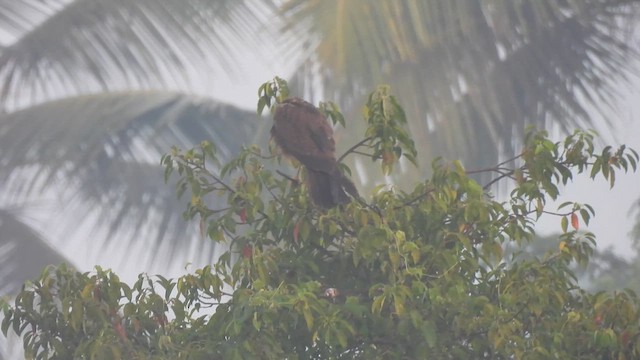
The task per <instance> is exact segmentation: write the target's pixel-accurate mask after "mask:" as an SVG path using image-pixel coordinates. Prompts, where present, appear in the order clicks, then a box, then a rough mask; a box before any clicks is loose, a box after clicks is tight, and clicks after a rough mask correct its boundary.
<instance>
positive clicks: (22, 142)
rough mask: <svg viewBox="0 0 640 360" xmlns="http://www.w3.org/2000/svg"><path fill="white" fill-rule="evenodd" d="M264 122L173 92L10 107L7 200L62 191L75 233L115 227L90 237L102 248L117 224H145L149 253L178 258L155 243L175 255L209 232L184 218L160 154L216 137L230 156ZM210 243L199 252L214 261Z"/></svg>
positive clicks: (2, 168)
mask: <svg viewBox="0 0 640 360" xmlns="http://www.w3.org/2000/svg"><path fill="white" fill-rule="evenodd" d="M258 123H259V121H258V120H257V118H256V115H255V114H254V113H252V112H247V111H242V110H239V109H236V108H234V107H231V106H227V105H222V104H219V103H217V102H215V101H213V100H210V99H205V98H201V97H197V96H193V95H185V94H179V93H167V92H123V93H113V94H102V95H87V96H81V97H76V98H69V99H64V100H58V101H53V102H49V103H45V104H42V105H38V106H34V107H31V108H28V109H25V110H21V111H17V112H14V113H11V114H4V115H1V117H0V182H3V183H5V184H6V186H5V192H6V193H7V194H10V198H7V199H6V200H5V201H6V202H10V203H20V202H23V201H26V200H28V199H33V197H34V196H37V194H41V193H46V192H49V193H51V192H54V193H56V194H57V195H58V199H59V201H60V202H61V203H63V204H65V206H64V207H63V208H61V212H62V215H61V216H62V219H64V218H66V219H67V221H66V222H65V220H61V225H60V226H67V228H68V230H69V232H71V230H72V229H77V228H82V227H83V226H82V225H83V224H82V222H83V221H92V223H91V225H92V226H94V229H98V228H106V229H107V230H108V231H107V232H106V233H105V234H104V235H105V236H103V237H102V238H101V239H102V240H100V241H96V239H91V241H92V242H94V243H95V246H94V248H95V250H96V251H98V252H100V250H103V249H104V247H105V246H109V245H110V244H111V243H112V241H111V240H110V239H116V238H117V237H116V236H113V235H114V234H115V233H116V232H118V231H124V233H125V234H128V235H129V236H128V237H127V239H129V240H127V241H130V240H131V239H134V238H137V237H138V235H139V234H140V233H141V232H143V231H144V234H145V238H151V239H152V240H153V239H155V241H151V242H150V243H149V249H150V250H149V251H148V254H149V255H150V256H149V259H150V260H155V261H169V262H170V259H165V258H163V257H162V256H160V255H158V253H157V251H159V249H163V251H166V252H165V254H169V255H168V256H170V257H175V256H177V254H180V253H181V252H184V251H188V249H190V248H193V241H198V242H199V243H200V244H201V239H200V237H199V236H196V235H197V233H198V230H197V228H196V225H194V224H188V223H186V222H184V221H183V220H182V217H181V214H182V211H183V210H184V208H185V207H184V201H179V200H177V199H176V195H175V188H174V187H172V186H171V185H166V184H164V183H163V182H164V180H163V175H162V174H163V169H162V167H161V166H160V164H159V159H160V156H161V154H162V153H165V152H167V151H168V150H169V148H170V147H171V146H172V145H177V146H181V147H184V148H187V147H191V146H193V145H194V144H197V143H199V142H201V141H203V140H209V141H211V142H213V143H214V144H215V145H216V147H217V148H218V154H219V157H220V160H221V161H225V160H227V159H228V158H229V157H230V156H231V155H232V154H234V153H236V152H237V151H239V150H240V147H241V145H242V144H244V143H247V142H252V141H253V140H254V139H253V137H254V136H256V134H257V131H256V127H257V125H258ZM78 214H82V216H78ZM68 219H71V221H69V220H68ZM96 219H97V220H96ZM85 225H86V224H85ZM149 225H151V226H149ZM149 229H154V230H153V231H151V233H150V230H149ZM95 232H97V230H96V231H92V233H95ZM113 241H115V240H113ZM126 244H127V243H126V242H125V243H123V245H122V247H126V246H127V245H126ZM201 245H202V244H201ZM203 246H204V245H203ZM212 251H213V247H203V248H201V249H199V250H198V251H197V252H196V253H192V255H198V257H194V258H193V261H198V260H210V259H211V256H212ZM122 261H127V259H126V258H125V257H123V258H122Z"/></svg>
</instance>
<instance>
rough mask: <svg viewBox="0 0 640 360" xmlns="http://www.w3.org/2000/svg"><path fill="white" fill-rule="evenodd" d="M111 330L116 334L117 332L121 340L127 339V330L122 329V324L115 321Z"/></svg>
mask: <svg viewBox="0 0 640 360" xmlns="http://www.w3.org/2000/svg"><path fill="white" fill-rule="evenodd" d="M113 330H115V332H116V334H118V336H120V338H121V339H122V340H124V341H126V340H127V332H126V331H125V330H124V326H122V324H121V323H120V322H118V321H116V322H114V323H113Z"/></svg>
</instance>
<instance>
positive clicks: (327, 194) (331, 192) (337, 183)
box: [307, 167, 360, 208]
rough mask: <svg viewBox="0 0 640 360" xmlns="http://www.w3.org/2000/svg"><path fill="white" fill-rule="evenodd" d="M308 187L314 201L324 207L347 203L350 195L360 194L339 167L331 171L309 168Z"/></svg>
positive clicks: (357, 195)
mask: <svg viewBox="0 0 640 360" xmlns="http://www.w3.org/2000/svg"><path fill="white" fill-rule="evenodd" d="M307 187H308V188H309V194H310V195H311V199H312V200H313V202H314V203H315V204H316V205H318V206H320V207H323V208H332V207H335V206H338V205H343V204H347V203H349V201H350V199H349V195H351V196H353V197H355V198H358V197H359V196H360V195H359V194H358V190H357V189H356V186H355V185H354V184H353V182H351V180H349V178H347V177H346V176H344V175H343V174H342V173H341V172H340V170H338V168H337V167H334V169H333V170H332V171H330V172H324V171H317V170H312V169H309V168H307ZM347 194H349V195H347Z"/></svg>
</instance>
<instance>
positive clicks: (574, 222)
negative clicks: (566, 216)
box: [571, 213, 580, 230]
mask: <svg viewBox="0 0 640 360" xmlns="http://www.w3.org/2000/svg"><path fill="white" fill-rule="evenodd" d="M571 226H573V228H574V229H576V230H578V229H579V228H580V223H579V222H578V215H577V214H576V213H571Z"/></svg>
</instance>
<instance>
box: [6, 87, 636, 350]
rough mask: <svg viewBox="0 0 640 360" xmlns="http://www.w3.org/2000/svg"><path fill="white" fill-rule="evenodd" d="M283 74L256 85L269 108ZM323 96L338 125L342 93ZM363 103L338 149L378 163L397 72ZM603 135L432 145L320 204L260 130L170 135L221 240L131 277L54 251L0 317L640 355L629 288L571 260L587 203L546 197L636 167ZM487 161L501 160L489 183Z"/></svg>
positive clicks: (115, 345)
mask: <svg viewBox="0 0 640 360" xmlns="http://www.w3.org/2000/svg"><path fill="white" fill-rule="evenodd" d="M285 85H286V84H285V83H284V82H283V81H282V80H280V79H276V80H275V81H274V82H272V83H268V84H265V85H264V86H262V87H261V88H260V101H259V110H263V109H265V108H267V107H270V106H271V105H272V104H273V103H274V102H277V101H278V99H281V98H282V96H280V95H282V94H281V91H284V86H285ZM285 96H286V95H285ZM321 109H323V110H324V111H325V112H326V113H327V114H328V117H329V118H330V119H332V120H333V122H334V125H335V124H336V123H341V124H344V119H343V118H342V116H341V115H340V113H339V111H338V110H337V108H336V107H335V106H334V105H332V104H330V103H328V104H323V105H322V106H321ZM364 109H365V111H364V119H365V121H366V124H367V130H366V133H365V134H364V137H363V139H362V141H360V142H357V143H356V144H355V145H354V146H353V147H351V148H350V149H349V150H348V151H347V153H346V154H345V155H344V156H347V155H349V156H365V157H370V158H371V159H372V160H373V161H376V162H378V163H379V164H380V167H381V169H382V171H383V172H384V173H390V172H392V171H394V167H395V166H396V165H397V164H398V162H399V161H400V159H402V158H403V157H407V159H408V160H410V161H413V160H414V159H415V156H416V155H417V154H416V151H415V148H414V144H413V141H412V140H411V138H410V136H409V133H408V132H407V131H406V129H405V128H404V126H405V124H406V121H405V119H404V112H403V111H402V108H401V107H400V105H399V102H398V101H397V100H396V99H395V97H393V96H392V95H391V92H390V89H389V88H388V87H386V86H382V87H379V88H378V89H377V90H376V91H374V92H372V93H371V95H370V96H369V98H368V101H367V103H366V105H365V108H364ZM593 140H594V133H592V132H582V131H577V132H575V133H573V134H572V135H570V136H568V137H567V138H566V139H565V140H564V141H560V142H553V141H551V140H550V139H549V137H548V135H547V133H546V132H544V131H533V130H532V131H529V132H528V133H527V135H526V138H525V142H524V144H525V146H524V148H523V149H522V151H521V152H520V153H519V155H517V156H516V157H514V158H512V159H509V160H507V161H504V162H503V163H501V164H498V165H497V166H495V167H492V168H488V169H482V170H477V171H467V170H465V169H464V167H463V166H462V164H461V163H460V162H458V161H453V162H451V163H449V162H445V161H443V160H442V159H436V160H435V161H434V162H433V176H432V177H431V179H428V180H424V181H420V182H418V183H417V184H415V187H414V188H413V189H411V190H408V191H403V190H399V189H396V188H394V187H393V186H389V185H381V186H378V187H377V188H376V189H375V190H374V191H373V192H372V194H370V197H368V198H367V199H366V203H365V202H363V201H353V202H352V203H350V204H348V205H346V206H343V207H338V208H334V209H331V210H328V211H322V210H320V209H317V208H315V207H313V206H312V204H311V202H310V200H309V199H308V196H307V194H306V189H305V188H304V186H303V185H301V184H302V183H301V182H299V181H297V180H296V179H295V178H293V177H292V176H290V175H287V174H286V173H285V172H286V170H283V169H278V168H277V163H276V161H275V160H277V159H279V158H278V157H274V156H270V155H268V154H263V151H262V150H261V149H259V148H257V147H255V146H253V147H249V148H245V149H244V150H243V151H242V152H241V153H240V154H239V155H238V156H237V157H236V158H235V159H233V160H232V161H230V162H228V163H226V164H219V163H217V161H216V151H217V150H216V146H215V145H214V144H213V143H211V142H207V141H205V142H203V143H201V144H200V145H199V146H197V147H195V148H193V149H190V150H187V151H182V150H179V149H177V148H174V149H172V151H171V153H170V154H168V155H165V156H164V157H163V158H162V163H163V164H164V166H165V168H166V172H165V176H166V178H169V177H171V176H174V175H175V173H177V175H178V177H179V180H178V189H177V191H178V194H179V195H183V194H185V193H188V194H189V196H190V201H189V204H188V207H187V210H186V212H185V217H186V218H187V219H193V218H196V219H198V220H199V221H200V228H201V230H202V233H203V234H206V236H207V237H208V238H210V239H211V240H212V241H216V242H221V243H225V244H227V245H228V249H229V250H228V251H227V252H225V253H224V254H223V255H221V256H220V257H219V259H217V261H216V262H215V263H213V264H212V265H211V266H206V267H204V268H202V269H199V270H196V271H195V272H194V273H192V274H188V275H186V276H183V277H181V278H179V279H176V280H171V279H166V278H164V277H162V276H159V275H156V276H151V277H150V276H147V275H145V274H141V275H140V276H139V279H138V281H137V282H135V284H133V285H131V286H130V285H127V284H125V283H123V282H121V281H120V280H119V278H118V276H117V275H116V274H114V273H112V272H111V271H108V270H103V269H101V268H96V270H95V271H94V272H91V273H80V272H77V271H75V270H72V269H68V268H67V267H64V266H61V267H58V268H48V269H46V270H45V271H44V272H43V273H42V276H41V277H40V278H39V279H37V280H36V281H34V282H33V283H30V284H27V285H25V287H24V288H23V291H22V292H21V293H20V294H18V296H17V297H16V299H15V301H14V303H13V304H12V305H10V304H8V303H5V304H3V305H2V306H3V310H4V319H3V321H2V331H3V332H4V333H5V334H6V333H7V331H9V329H13V331H15V332H16V333H18V334H20V335H22V336H23V337H24V348H25V352H26V354H27V356H28V357H30V358H37V359H68V358H92V359H102V358H104V359H113V358H130V359H138V358H140V359H142V358H144V359H212V358H213V359H244V358H271V359H275V358H278V359H282V358H287V359H308V358H321V359H329V358H345V359H346V358H348V359H351V358H366V359H370V358H380V359H384V358H388V359H399V358H425V356H430V357H433V358H451V359H460V358H478V359H480V358H488V359H489V358H490V359H509V358H534V359H537V358H540V359H548V358H558V359H566V358H581V359H605V358H606V359H609V358H628V359H630V358H637V357H638V356H640V342H639V341H637V340H638V337H640V328H639V325H638V324H639V322H638V321H639V320H640V313H639V308H638V307H639V305H640V302H639V301H638V298H637V296H636V295H635V294H634V293H633V292H632V291H623V292H619V293H614V294H606V293H597V294H591V293H588V292H586V291H584V290H582V289H580V288H579V287H578V286H577V284H576V281H575V277H574V275H573V273H572V272H571V269H570V265H571V264H573V263H575V262H581V263H586V262H588V261H589V257H590V255H591V254H592V251H593V247H594V246H595V239H594V236H593V234H591V233H588V232H583V231H579V227H580V224H581V223H587V224H588V222H589V220H590V219H591V217H592V216H593V215H594V209H593V208H591V207H590V206H589V205H582V204H579V203H565V204H562V205H561V206H560V209H558V210H557V212H556V211H550V210H549V209H548V206H546V204H547V202H548V201H549V200H552V199H556V198H557V197H558V195H559V194H560V186H561V185H565V184H567V183H568V182H569V181H570V180H571V179H572V178H573V176H574V175H576V174H580V173H584V174H587V175H588V176H590V177H592V178H593V177H596V176H603V177H605V178H606V179H608V180H609V181H610V183H611V185H612V186H613V185H614V183H615V179H616V176H617V174H618V173H619V171H620V170H624V171H627V170H636V167H637V162H638V154H637V153H636V152H635V151H634V150H631V149H627V148H625V147H624V146H622V147H620V148H619V149H615V150H614V149H612V148H611V147H609V146H607V147H605V148H604V149H602V150H596V148H595V146H594V144H593ZM344 170H345V171H348V169H347V168H346V167H345V168H344ZM477 172H492V173H495V174H496V176H495V178H494V180H492V181H491V182H490V183H487V184H479V183H478V182H476V181H475V180H473V179H472V178H471V177H470V174H474V173H477ZM300 176H305V174H304V173H302V174H300ZM498 181H512V183H513V187H514V188H513V191H512V192H511V194H510V197H509V199H508V200H507V201H496V200H495V199H493V198H492V196H491V195H490V193H489V190H490V188H491V186H492V185H493V184H494V183H496V182H498ZM541 216H558V217H559V218H560V226H561V229H562V235H561V236H560V238H559V239H558V244H557V246H556V247H555V248H554V251H552V252H549V253H547V254H546V255H545V256H544V257H541V258H533V259H532V258H527V259H519V258H518V256H517V254H515V255H509V256H508V257H507V256H504V253H503V248H504V246H505V245H507V244H518V245H521V244H525V243H526V242H528V241H530V240H531V238H532V236H533V234H534V230H533V227H534V225H535V222H536V221H537V220H538V219H539V218H540V217H541ZM207 308H209V309H208V310H206V309H207Z"/></svg>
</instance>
